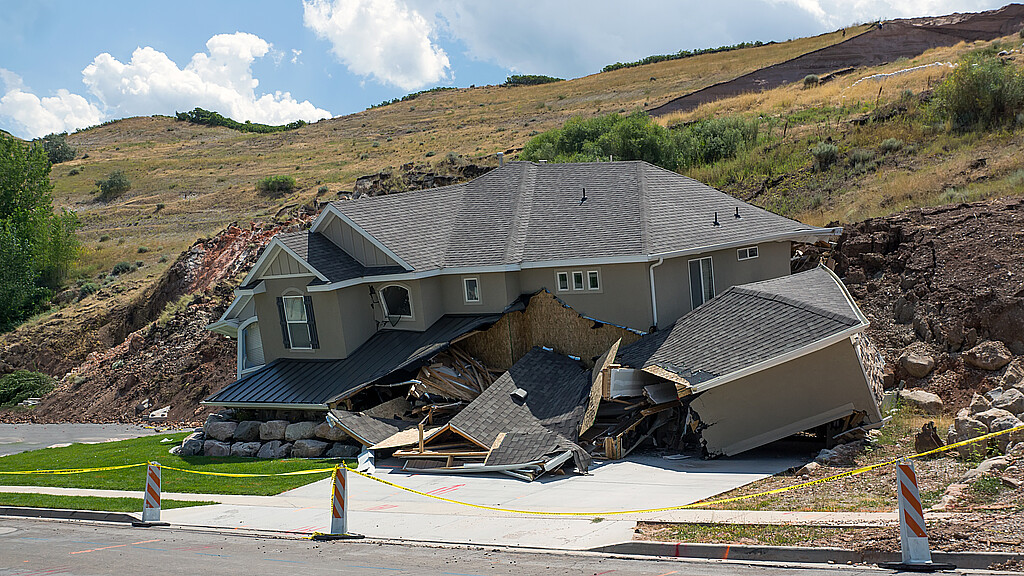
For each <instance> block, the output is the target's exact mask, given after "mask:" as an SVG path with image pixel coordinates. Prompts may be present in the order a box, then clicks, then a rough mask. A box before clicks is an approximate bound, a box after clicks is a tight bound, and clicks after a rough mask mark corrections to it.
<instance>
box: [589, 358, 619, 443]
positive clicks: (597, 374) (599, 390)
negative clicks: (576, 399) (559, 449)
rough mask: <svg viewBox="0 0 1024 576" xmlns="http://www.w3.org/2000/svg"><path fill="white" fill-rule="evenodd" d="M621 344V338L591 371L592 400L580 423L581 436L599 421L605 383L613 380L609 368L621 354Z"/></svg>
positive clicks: (599, 359) (590, 399)
mask: <svg viewBox="0 0 1024 576" xmlns="http://www.w3.org/2000/svg"><path fill="white" fill-rule="evenodd" d="M621 343H622V339H621V338H620V339H618V340H616V341H615V343H614V344H612V346H611V348H609V349H608V350H606V351H605V353H604V354H602V355H601V357H600V358H598V359H597V362H595V363H594V368H593V369H592V370H591V371H590V398H588V399H587V410H586V411H585V412H584V413H583V421H582V422H580V434H581V435H582V434H583V433H584V432H586V431H587V429H589V428H590V427H591V426H593V425H594V421H595V420H596V419H597V409H598V408H599V407H600V406H601V397H602V396H603V392H604V390H605V388H606V385H605V383H606V382H607V381H609V380H611V374H610V373H609V367H610V366H611V364H612V362H613V361H614V360H615V356H616V355H617V354H618V353H619V344H621Z"/></svg>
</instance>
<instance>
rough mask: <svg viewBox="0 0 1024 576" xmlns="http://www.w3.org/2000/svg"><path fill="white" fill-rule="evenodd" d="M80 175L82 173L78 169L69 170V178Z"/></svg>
mask: <svg viewBox="0 0 1024 576" xmlns="http://www.w3.org/2000/svg"><path fill="white" fill-rule="evenodd" d="M79 174H81V171H80V170H79V169H78V168H72V169H71V170H68V176H78V175H79Z"/></svg>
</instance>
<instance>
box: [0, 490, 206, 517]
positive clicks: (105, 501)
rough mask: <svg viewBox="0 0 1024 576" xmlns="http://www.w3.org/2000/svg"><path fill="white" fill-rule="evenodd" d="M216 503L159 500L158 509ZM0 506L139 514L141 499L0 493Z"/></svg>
mask: <svg viewBox="0 0 1024 576" xmlns="http://www.w3.org/2000/svg"><path fill="white" fill-rule="evenodd" d="M207 504H216V502H205V501H190V500H161V501H160V507H161V508H162V509H164V510H170V509H171V508H187V507H189V506H206V505H207ZM0 506H27V507H29V508H59V509H63V510H100V511H103V512H129V513H131V512H141V511H142V498H101V497H99V496H54V495H52V494H24V493H20V492H19V493H13V492H12V493H0Z"/></svg>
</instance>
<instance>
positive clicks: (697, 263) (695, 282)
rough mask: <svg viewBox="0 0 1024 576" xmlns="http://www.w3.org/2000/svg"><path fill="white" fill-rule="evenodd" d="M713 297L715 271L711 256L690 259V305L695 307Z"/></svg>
mask: <svg viewBox="0 0 1024 576" xmlns="http://www.w3.org/2000/svg"><path fill="white" fill-rule="evenodd" d="M714 297H715V273H714V271H712V269H711V257H710V256H709V257H707V258H698V259H696V260H690V307H691V308H696V307H698V306H700V305H701V304H703V303H705V302H707V301H708V300H711V299H712V298H714Z"/></svg>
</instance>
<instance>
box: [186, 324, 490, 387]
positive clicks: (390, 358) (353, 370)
mask: <svg viewBox="0 0 1024 576" xmlns="http://www.w3.org/2000/svg"><path fill="white" fill-rule="evenodd" d="M499 318H501V315H500V314H486V315H473V316H456V315H448V316H442V317H441V318H440V319H439V320H438V321H437V322H434V324H433V325H431V326H430V328H428V329H427V330H425V331H423V332H410V331H406V330H381V331H379V332H377V333H376V334H374V335H373V336H371V337H370V339H369V340H367V341H366V342H365V343H364V344H363V345H362V346H360V347H359V348H357V349H356V350H355V352H353V353H352V354H351V355H350V356H349V357H348V358H345V359H342V360H314V359H308V360H307V359H301V360H299V359H292V358H278V359H277V360H274V361H273V362H271V363H270V364H268V365H266V366H264V367H263V368H261V369H260V370H257V371H256V372H253V373H251V374H248V375H246V376H244V377H242V378H240V379H239V380H236V381H235V382H233V383H232V384H229V385H228V386H227V387H226V388H224V389H222V390H220V391H219V392H217V393H216V394H214V395H213V396H210V397H209V398H207V399H206V403H208V404H214V405H229V406H236V405H252V406H254V407H259V406H260V405H266V404H301V405H307V406H308V405H318V406H326V405H327V403H328V402H332V401H334V400H336V399H338V398H342V397H345V396H348V395H350V394H354V393H355V392H357V391H359V390H361V389H362V388H363V387H365V386H367V385H369V384H372V383H373V382H375V381H377V380H379V379H380V378H383V377H384V376H387V375H388V374H391V373H392V372H395V371H397V370H401V369H404V368H408V367H411V366H413V365H414V364H416V363H417V362H421V361H424V360H426V359H428V358H430V357H432V356H434V355H435V354H437V353H438V352H441V351H443V350H445V349H446V348H447V347H448V345H449V343H450V342H451V341H452V340H454V339H455V338H458V337H459V336H462V335H463V334H467V333H469V332H472V331H474V330H477V329H480V328H483V327H485V326H489V325H491V324H493V323H495V322H497V321H498V319H499Z"/></svg>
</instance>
